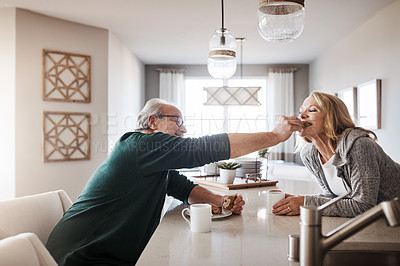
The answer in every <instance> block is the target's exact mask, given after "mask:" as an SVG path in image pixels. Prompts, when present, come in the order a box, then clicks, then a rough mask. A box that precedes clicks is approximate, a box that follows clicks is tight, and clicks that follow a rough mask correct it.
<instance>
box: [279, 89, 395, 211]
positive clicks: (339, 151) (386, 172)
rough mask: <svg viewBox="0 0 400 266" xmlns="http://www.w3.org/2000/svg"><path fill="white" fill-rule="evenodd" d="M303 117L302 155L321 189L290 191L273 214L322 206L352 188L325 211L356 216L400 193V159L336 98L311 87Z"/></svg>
mask: <svg viewBox="0 0 400 266" xmlns="http://www.w3.org/2000/svg"><path fill="white" fill-rule="evenodd" d="M299 119H300V120H301V121H302V123H303V125H304V128H303V130H302V131H301V132H300V137H303V139H304V140H305V141H306V144H305V145H304V146H302V148H301V153H300V155H301V159H302V161H303V163H304V164H305V166H306V167H307V168H308V169H309V170H310V171H311V173H312V174H313V175H314V177H315V178H316V180H317V182H318V184H319V186H320V187H321V189H322V191H323V194H321V195H304V196H302V195H298V196H294V195H290V194H286V198H285V199H283V200H281V201H279V202H277V203H276V204H275V205H274V209H273V213H275V214H277V215H298V214H299V213H300V206H308V205H315V206H320V205H322V204H324V203H326V202H327V201H329V200H330V199H331V198H333V197H336V196H338V195H340V194H343V193H346V192H348V191H350V195H349V196H348V197H347V198H344V199H342V200H339V201H338V202H337V203H336V204H335V205H334V206H331V207H329V208H326V209H324V210H323V211H322V214H323V215H325V216H341V217H354V216H357V215H359V214H361V213H363V212H365V211H366V210H368V209H370V208H371V207H373V206H374V205H376V204H378V203H380V202H382V201H387V200H391V199H393V198H395V197H400V164H398V163H396V162H394V161H393V160H392V159H391V158H390V157H389V156H388V155H387V154H386V153H385V152H384V151H383V149H382V148H381V147H380V146H379V145H378V144H377V143H376V139H377V137H376V135H375V133H374V132H372V131H369V130H366V129H363V128H360V127H356V126H355V125H354V122H353V121H352V120H351V117H350V115H349V112H348V110H347V108H346V105H345V104H344V103H343V101H341V100H340V99H339V98H338V97H335V96H333V95H330V94H326V93H321V92H313V93H312V94H311V95H310V96H309V97H308V98H306V99H305V101H304V103H303V105H302V106H301V108H300V113H299ZM303 143H304V142H303ZM298 149H299V147H298Z"/></svg>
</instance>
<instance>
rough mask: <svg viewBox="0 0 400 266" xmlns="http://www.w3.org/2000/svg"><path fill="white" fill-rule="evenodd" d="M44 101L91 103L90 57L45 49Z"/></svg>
mask: <svg viewBox="0 0 400 266" xmlns="http://www.w3.org/2000/svg"><path fill="white" fill-rule="evenodd" d="M42 96H43V100H45V101H62V102H80V103H89V102H90V56H89V55H82V54H73V53H66V52H60V51H52V50H45V49H43V95H42Z"/></svg>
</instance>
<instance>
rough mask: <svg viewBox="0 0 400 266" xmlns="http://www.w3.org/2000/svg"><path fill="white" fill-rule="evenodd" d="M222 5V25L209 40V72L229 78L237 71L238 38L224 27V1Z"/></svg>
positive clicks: (217, 76) (221, 77)
mask: <svg viewBox="0 0 400 266" xmlns="http://www.w3.org/2000/svg"><path fill="white" fill-rule="evenodd" d="M221 6H222V27H221V29H218V30H216V34H215V35H213V36H212V37H211V39H210V42H209V49H208V64H207V67H208V73H210V75H211V76H212V77H213V78H218V79H227V78H230V77H232V76H233V75H234V74H235V72H236V40H235V38H234V37H233V36H232V35H231V34H229V30H228V29H225V28H224V1H223V0H221Z"/></svg>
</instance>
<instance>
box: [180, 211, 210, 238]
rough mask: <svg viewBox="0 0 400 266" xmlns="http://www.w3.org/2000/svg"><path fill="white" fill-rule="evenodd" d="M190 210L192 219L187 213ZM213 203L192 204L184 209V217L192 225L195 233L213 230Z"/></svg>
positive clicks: (191, 228) (191, 227)
mask: <svg viewBox="0 0 400 266" xmlns="http://www.w3.org/2000/svg"><path fill="white" fill-rule="evenodd" d="M186 212H189V214H190V221H189V220H188V219H187V218H186V216H185V213H186ZM211 216H212V214H211V205H210V204H192V205H190V209H189V208H185V209H183V210H182V217H183V219H185V221H186V222H188V223H189V225H190V230H191V231H192V232H193V233H207V232H210V231H211Z"/></svg>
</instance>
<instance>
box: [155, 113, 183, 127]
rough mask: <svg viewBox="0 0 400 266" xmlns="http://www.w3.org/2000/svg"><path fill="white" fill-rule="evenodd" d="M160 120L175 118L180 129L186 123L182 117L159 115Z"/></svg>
mask: <svg viewBox="0 0 400 266" xmlns="http://www.w3.org/2000/svg"><path fill="white" fill-rule="evenodd" d="M157 117H158V118H163V117H175V118H176V121H174V122H175V123H176V125H177V126H178V127H181V126H183V124H184V123H185V122H184V121H183V119H182V117H180V116H179V115H158V116H157Z"/></svg>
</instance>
